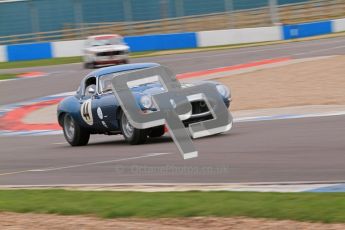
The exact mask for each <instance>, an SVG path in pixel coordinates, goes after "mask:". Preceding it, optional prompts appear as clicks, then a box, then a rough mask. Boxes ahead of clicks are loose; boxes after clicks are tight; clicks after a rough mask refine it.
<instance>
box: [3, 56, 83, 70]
mask: <svg viewBox="0 0 345 230" xmlns="http://www.w3.org/2000/svg"><path fill="white" fill-rule="evenodd" d="M81 61H82V59H81V57H64V58H52V59H40V60H32V61H14V62H0V69H13V68H25V67H34V66H47V65H61V64H70V63H78V62H81Z"/></svg>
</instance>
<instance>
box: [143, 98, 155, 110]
mask: <svg viewBox="0 0 345 230" xmlns="http://www.w3.org/2000/svg"><path fill="white" fill-rule="evenodd" d="M140 104H141V105H142V106H143V107H144V109H150V108H151V107H152V105H153V102H152V98H151V97H150V96H147V95H144V96H142V97H141V98H140Z"/></svg>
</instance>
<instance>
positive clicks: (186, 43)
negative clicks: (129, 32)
mask: <svg viewBox="0 0 345 230" xmlns="http://www.w3.org/2000/svg"><path fill="white" fill-rule="evenodd" d="M196 39H197V38H196V33H194V32H192V33H178V34H158V35H144V36H128V37H125V38H124V40H125V42H126V43H127V44H128V45H129V47H130V48H131V51H132V52H140V51H150V50H169V49H184V48H196V47H197V40H196Z"/></svg>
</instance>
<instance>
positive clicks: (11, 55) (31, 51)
mask: <svg viewBox="0 0 345 230" xmlns="http://www.w3.org/2000/svg"><path fill="white" fill-rule="evenodd" d="M6 51H7V59H8V61H25V60H35V59H45V58H52V57H53V55H52V49H51V43H50V42H44V43H32V44H19V45H8V46H7V47H6Z"/></svg>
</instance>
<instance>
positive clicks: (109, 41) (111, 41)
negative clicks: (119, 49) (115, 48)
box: [90, 37, 123, 46]
mask: <svg viewBox="0 0 345 230" xmlns="http://www.w3.org/2000/svg"><path fill="white" fill-rule="evenodd" d="M122 44H123V40H122V38H121V37H111V38H109V37H105V38H96V39H93V40H92V41H91V42H90V45H91V46H107V45H122Z"/></svg>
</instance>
